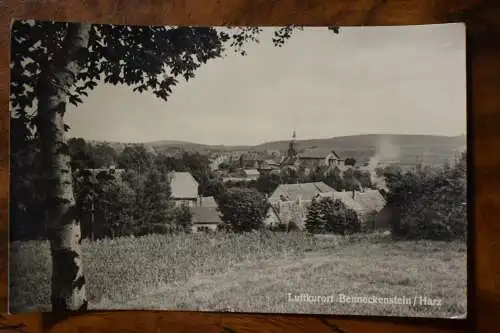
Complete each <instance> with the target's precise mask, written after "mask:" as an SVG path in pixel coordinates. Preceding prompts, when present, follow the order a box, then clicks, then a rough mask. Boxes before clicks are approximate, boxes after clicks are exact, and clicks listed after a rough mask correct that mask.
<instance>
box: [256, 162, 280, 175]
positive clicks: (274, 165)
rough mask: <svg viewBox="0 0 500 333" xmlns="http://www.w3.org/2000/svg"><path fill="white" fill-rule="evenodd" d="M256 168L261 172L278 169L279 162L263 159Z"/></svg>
mask: <svg viewBox="0 0 500 333" xmlns="http://www.w3.org/2000/svg"><path fill="white" fill-rule="evenodd" d="M257 170H258V171H259V172H260V173H262V172H272V171H275V170H278V171H279V170H280V164H279V163H278V162H275V161H273V160H265V161H261V163H260V165H259V167H258V168H257Z"/></svg>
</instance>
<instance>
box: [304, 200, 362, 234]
mask: <svg viewBox="0 0 500 333" xmlns="http://www.w3.org/2000/svg"><path fill="white" fill-rule="evenodd" d="M306 230H307V231H308V232H310V233H333V234H339V235H348V234H353V233H358V232H360V231H361V223H360V221H359V218H358V215H357V213H356V212H355V211H354V210H352V209H350V208H347V207H346V205H345V204H344V203H343V202H342V201H340V200H338V199H336V200H332V199H331V198H323V199H321V200H313V202H312V203H311V208H310V209H309V212H308V214H307V218H306Z"/></svg>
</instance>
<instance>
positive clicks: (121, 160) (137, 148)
mask: <svg viewBox="0 0 500 333" xmlns="http://www.w3.org/2000/svg"><path fill="white" fill-rule="evenodd" d="M153 158H154V157H153V154H152V153H151V152H150V151H148V150H147V149H146V148H145V147H144V145H139V144H137V145H129V146H127V147H125V148H124V149H123V151H122V152H121V153H120V154H119V155H118V167H119V168H122V169H126V170H134V171H136V172H138V173H145V172H146V171H148V170H149V169H150V168H151V167H152V165H153Z"/></svg>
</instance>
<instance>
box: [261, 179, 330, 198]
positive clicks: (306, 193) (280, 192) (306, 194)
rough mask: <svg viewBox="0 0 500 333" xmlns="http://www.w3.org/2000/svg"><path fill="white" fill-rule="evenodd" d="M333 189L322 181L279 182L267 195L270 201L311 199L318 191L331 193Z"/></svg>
mask: <svg viewBox="0 0 500 333" xmlns="http://www.w3.org/2000/svg"><path fill="white" fill-rule="evenodd" d="M331 192H335V189H333V188H331V187H330V186H328V185H326V184H325V183H323V182H314V183H301V184H281V185H279V186H278V187H277V188H276V190H274V192H273V193H272V194H271V196H270V197H269V201H270V202H276V201H297V200H299V199H301V200H312V198H313V197H314V196H316V195H317V194H318V193H331Z"/></svg>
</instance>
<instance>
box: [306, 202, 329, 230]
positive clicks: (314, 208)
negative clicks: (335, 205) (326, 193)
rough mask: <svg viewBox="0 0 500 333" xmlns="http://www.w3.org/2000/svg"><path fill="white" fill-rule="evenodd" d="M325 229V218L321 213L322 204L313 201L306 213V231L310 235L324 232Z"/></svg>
mask: <svg viewBox="0 0 500 333" xmlns="http://www.w3.org/2000/svg"><path fill="white" fill-rule="evenodd" d="M325 228H326V217H325V215H324V212H323V211H322V204H321V202H320V201H318V200H316V199H314V200H313V201H312V202H311V206H310V207H309V211H308V213H307V217H306V230H307V231H308V232H309V233H312V234H319V233H322V232H324V231H325Z"/></svg>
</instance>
